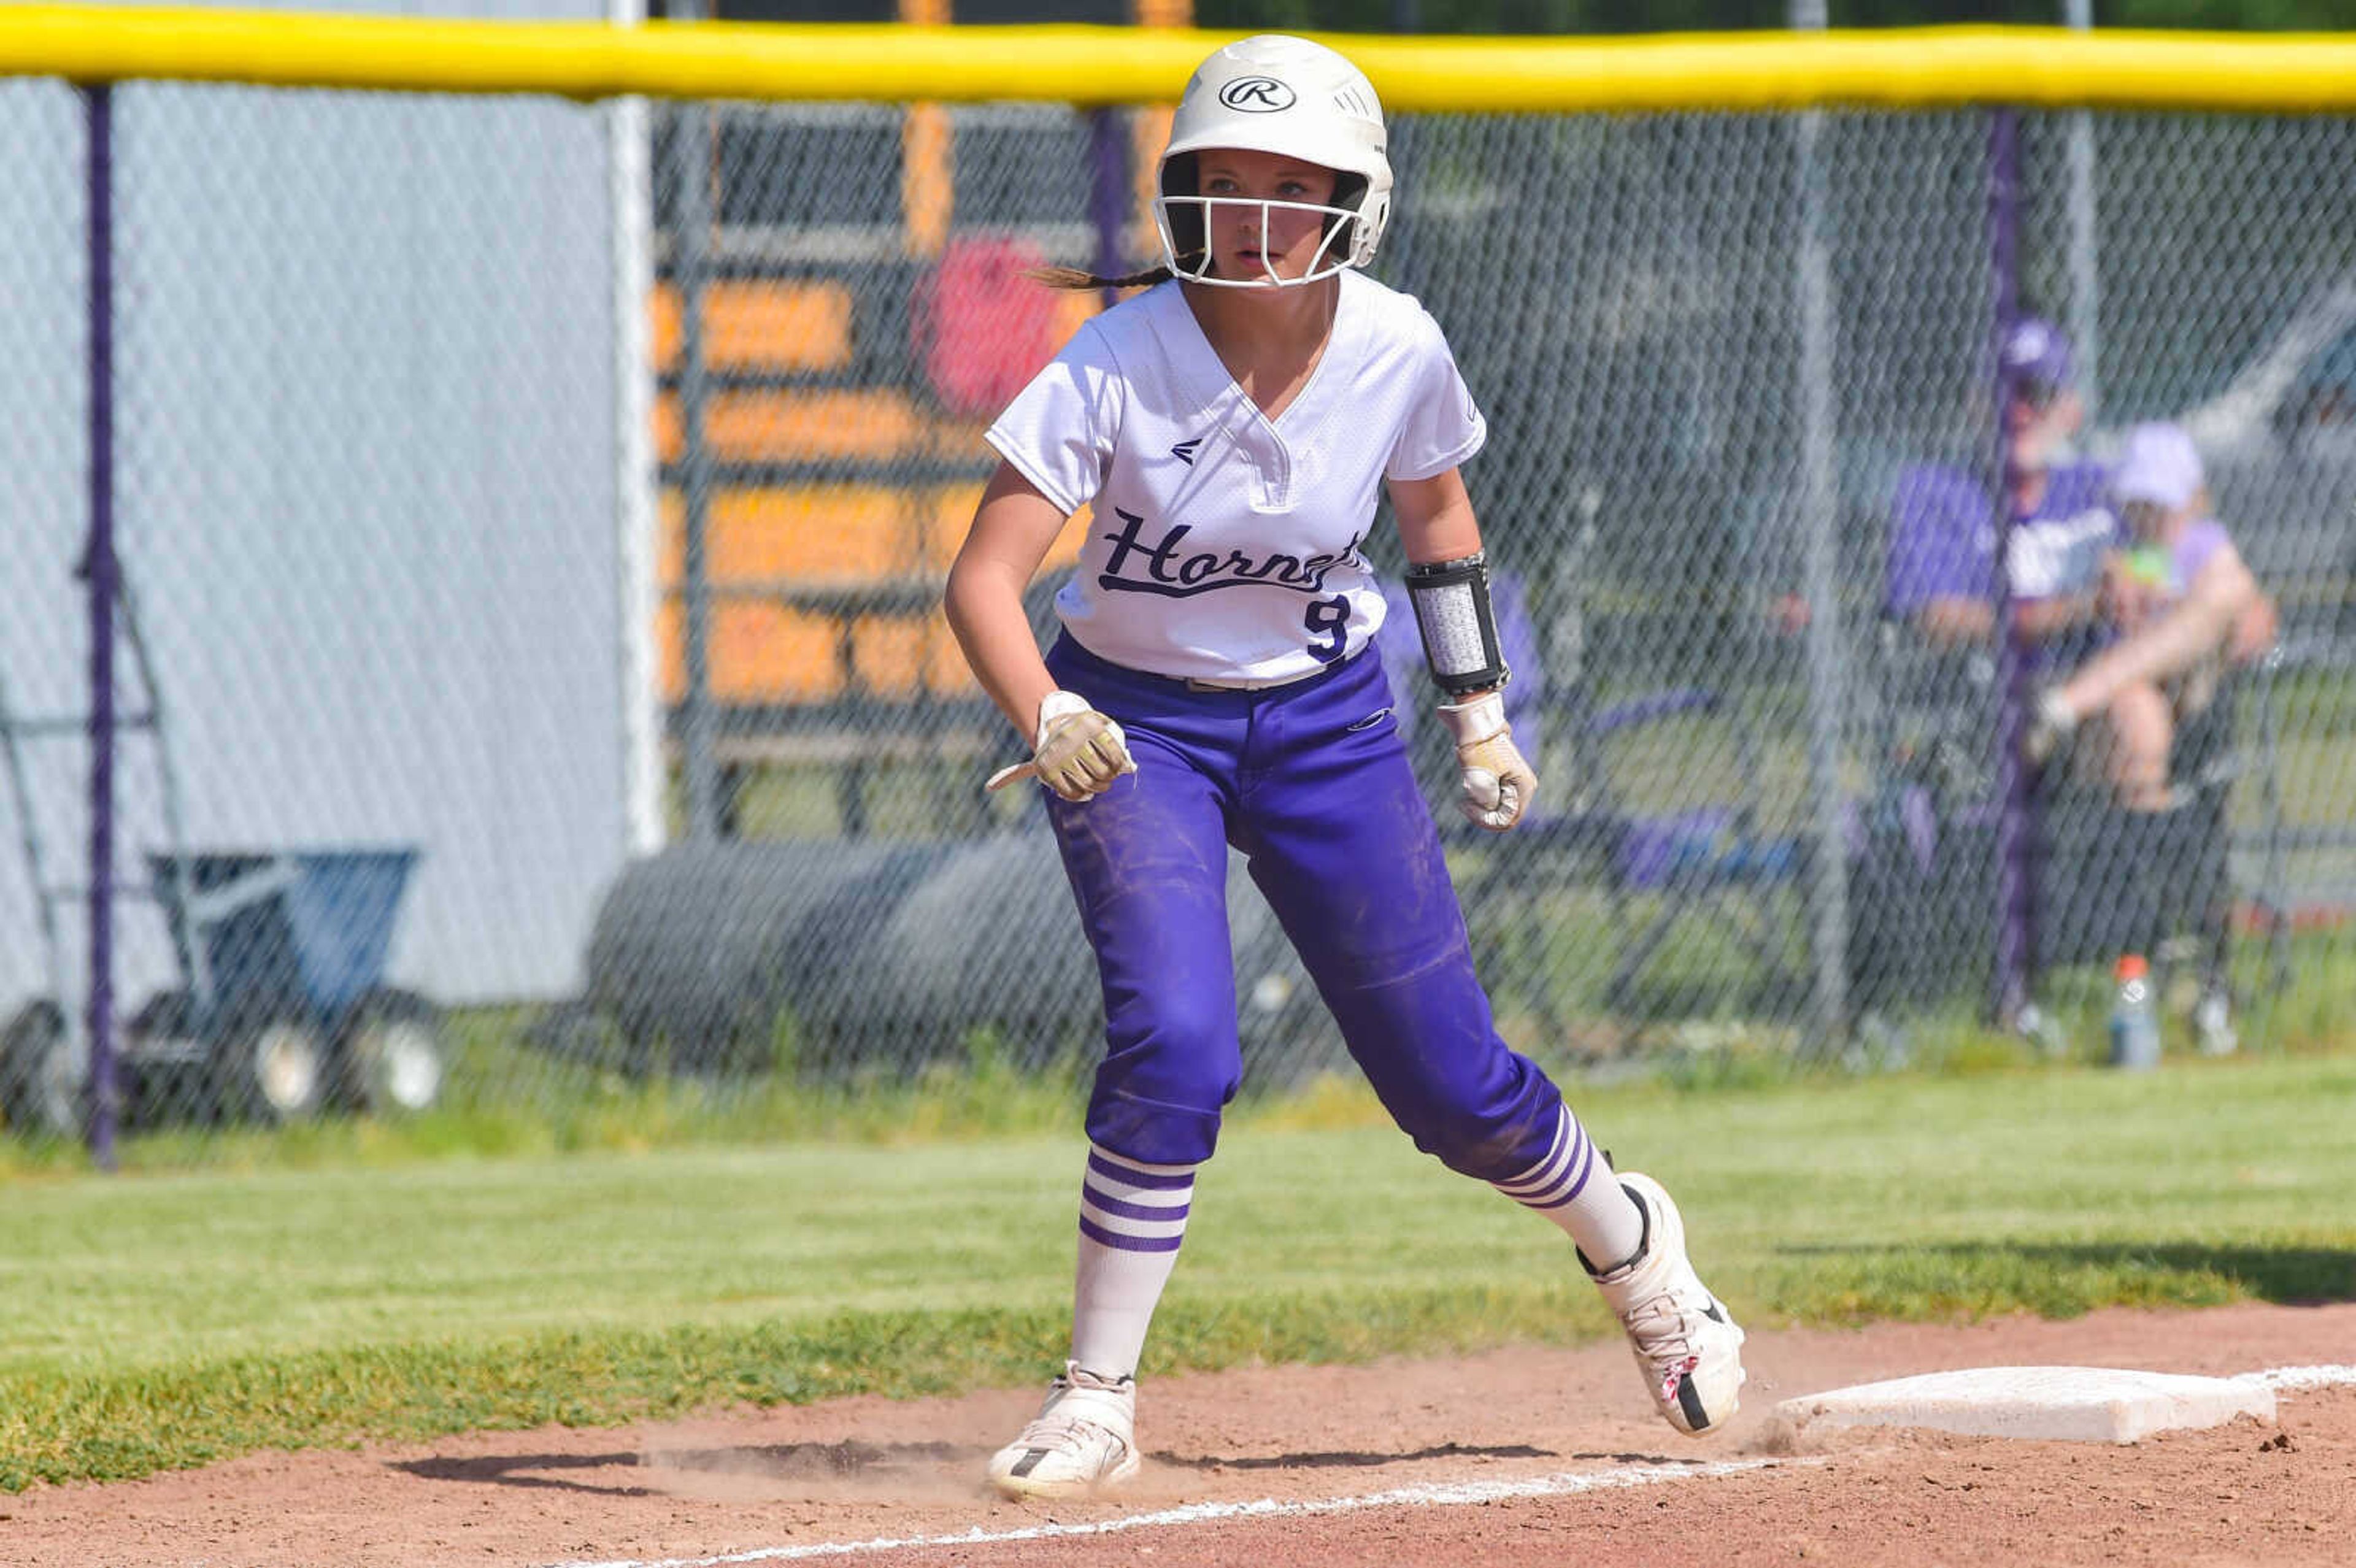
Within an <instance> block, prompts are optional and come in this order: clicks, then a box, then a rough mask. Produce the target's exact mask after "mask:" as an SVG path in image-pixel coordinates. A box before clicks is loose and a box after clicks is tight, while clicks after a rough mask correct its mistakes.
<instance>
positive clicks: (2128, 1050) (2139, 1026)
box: [2111, 953, 2159, 1072]
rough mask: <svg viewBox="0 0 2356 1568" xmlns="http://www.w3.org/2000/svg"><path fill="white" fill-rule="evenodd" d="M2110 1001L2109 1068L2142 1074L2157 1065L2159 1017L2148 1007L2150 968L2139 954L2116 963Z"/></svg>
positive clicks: (2133, 954)
mask: <svg viewBox="0 0 2356 1568" xmlns="http://www.w3.org/2000/svg"><path fill="white" fill-rule="evenodd" d="M2114 974H2115V977H2116V978H2117V980H2118V991H2117V994H2116V995H2115V997H2113V998H2112V1001H2111V1065H2112V1066H2114V1067H2124V1068H2126V1069H2128V1070H2130V1071H2133V1072H2143V1071H2145V1070H2147V1069H2149V1068H2154V1067H2157V1066H2158V1065H2159V1014H2158V1010H2157V1009H2156V1008H2154V1007H2153V1005H2152V997H2151V965H2149V964H2147V963H2146V962H2145V961H2144V956H2143V955H2142V954H2140V953H2130V954H2127V955H2125V956H2124V957H2122V958H2121V959H2120V960H2119V963H2118V967H2117V969H2116V970H2115V971H2114Z"/></svg>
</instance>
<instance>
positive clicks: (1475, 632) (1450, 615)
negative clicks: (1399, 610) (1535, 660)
mask: <svg viewBox="0 0 2356 1568" xmlns="http://www.w3.org/2000/svg"><path fill="white" fill-rule="evenodd" d="M1407 597H1408V603H1409V604H1411V605H1413V606H1414V607H1415V624H1416V628H1417V630H1419V632H1421V633H1422V634H1423V656H1424V661H1425V662H1426V663H1427V664H1429V665H1430V667H1431V678H1432V679H1433V680H1434V681H1436V682H1437V683H1438V684H1439V686H1440V690H1442V691H1444V692H1446V693H1448V695H1450V696H1451V697H1461V696H1462V695H1463V694H1464V693H1466V692H1468V691H1481V690H1484V689H1486V688H1489V687H1493V686H1503V685H1505V680H1506V677H1508V676H1509V675H1510V674H1511V673H1512V672H1510V671H1509V670H1507V669H1506V668H1505V653H1504V651H1503V650H1502V649H1500V648H1499V647H1498V645H1497V614H1496V611H1495V610H1494V608H1493V607H1492V606H1491V605H1490V603H1489V562H1488V558H1487V557H1486V556H1483V555H1468V556H1466V557H1464V558H1463V559H1462V560H1446V561H1440V562H1438V563H1437V564H1434V565H1430V566H1410V567H1408V569H1407Z"/></svg>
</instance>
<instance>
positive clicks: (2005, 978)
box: [1988, 108, 2037, 1029]
mask: <svg viewBox="0 0 2356 1568" xmlns="http://www.w3.org/2000/svg"><path fill="white" fill-rule="evenodd" d="M1988 246H1989V252H1990V254H1989V261H1990V263H1991V272H1992V274H1993V276H1992V281H1993V283H1994V285H1995V290H1994V307H1995V308H1994V310H1993V312H1992V314H1993V315H1994V317H1995V320H1994V324H1993V325H1994V340H1993V341H1994V352H1993V353H1992V355H1991V359H1992V361H1993V363H1994V365H1995V367H1996V462H1995V464H1994V467H1993V470H1992V472H1993V473H1994V474H1995V475H1996V480H1997V484H1996V491H1997V504H1996V514H1997V515H1996V528H1997V551H1996V560H1997V569H1996V573H1995V588H1994V590H1993V592H1995V595H1996V603H1995V606H1994V608H1995V612H1996V684H1997V721H1996V781H1997V800H1998V803H1999V809H1998V813H1997V828H1996V858H1997V874H1996V899H1997V907H1996V955H1995V959H1996V962H1995V966H1994V973H1993V976H1992V980H1991V987H1990V1002H1991V1006H1992V1010H1993V1012H1994V1015H1995V1019H1996V1022H1997V1027H1998V1028H2000V1029H2015V1028H2018V1027H2019V1025H2020V1024H2021V1022H2022V1021H2023V1019H2024V1018H2025V1016H2026V1013H2027V1009H2028V1007H2029V982H2030V975H2029V965H2030V958H2031V955H2032V953H2033V952H2034V942H2033V937H2034V934H2035V931H2036V914H2037V912H2036V889H2035V882H2034V879H2033V878H2032V877H2031V875H2030V867H2029V848H2030V843H2031V840H2032V839H2033V837H2034V836H2035V834H2036V831H2037V818H2036V800H2035V798H2034V796H2033V794H2032V781H2031V779H2030V776H2029V769H2027V768H2026V767H2024V766H2022V764H2021V755H2020V742H2021V735H2022V731H2023V730H2024V729H2025V727H2026V722H2027V714H2028V700H2027V687H2028V673H2029V672H2028V663H2027V661H2026V660H2025V659H2023V658H2022V657H2021V651H2020V645H2019V639H2018V637H2017V636H2016V627H2015V615H2014V603H2013V596H2012V592H2011V570H2010V566H2009V563H2010V561H2011V560H2012V538H2013V530H2014V528H2015V527H2016V525H2017V524H2018V523H2019V517H2017V516H2016V515H2015V507H2014V506H2013V482H2014V479H2015V476H2016V475H2015V473H2014V467H2013V459H2012V442H2011V441H2010V439H2009V438H2008V433H2007V422H2008V419H2009V417H2010V409H2011V404H2012V396H2013V390H2014V385H2015V382H2016V380H2017V377H2016V376H2015V374H2014V372H2013V371H2012V369H2011V368H2009V367H2008V366H2007V365H2006V364H2005V358H2004V353H2003V345H2004V340H2005V337H2006V336H2007V335H2008V334H2009V333H2010V332H2011V330H2012V327H2013V324H2014V323H2015V322H2016V321H2017V320H2018V319H2019V314H2020V115H2019V111H2017V110H2013V109H2008V108H2004V109H1997V110H1996V111H1995V112H1992V113H1991V114H1990V115H1989V116H1988Z"/></svg>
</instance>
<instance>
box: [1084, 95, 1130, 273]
mask: <svg viewBox="0 0 2356 1568" xmlns="http://www.w3.org/2000/svg"><path fill="white" fill-rule="evenodd" d="M1088 221H1089V222H1090V223H1092V224H1094V225H1095V226H1096V231H1097V257H1096V274H1097V276H1098V277H1100V278H1118V277H1120V276H1122V275H1123V274H1125V273H1126V272H1128V271H1129V247H1128V244H1127V241H1126V236H1127V232H1128V229H1129V115H1128V113H1127V112H1125V111H1123V110H1119V109H1095V110H1090V111H1089V112H1088ZM1119 303H1120V291H1119V290H1118V289H1107V290H1105V291H1104V307H1105V309H1107V310H1110V309H1111V308H1112V307H1113V306H1114V305H1116V304H1119Z"/></svg>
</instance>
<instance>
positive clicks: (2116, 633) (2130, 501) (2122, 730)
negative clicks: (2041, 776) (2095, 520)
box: [2026, 424, 2276, 811]
mask: <svg viewBox="0 0 2356 1568" xmlns="http://www.w3.org/2000/svg"><path fill="white" fill-rule="evenodd" d="M2110 491H2111V497H2112V500H2113V501H2114V502H2115V505H2116V506H2117V507H2118V513H2119V518H2120V523H2121V539H2120V541H2119V548H2116V549H2113V550H2111V551H2110V552H2109V553H2108V554H2107V555H2106V557H2105V558H2104V562H2103V565H2102V571H2101V577H2100V579H2099V582H2098V584H2097V586H2096V587H2095V588H2094V591H2093V595H2092V598H2093V602H2094V604H2095V606H2096V608H2097V610H2098V612H2099V613H2100V614H2101V616H2102V618H2103V621H2104V624H2106V626H2107V627H2108V628H2109V630H2110V632H2111V633H2112V635H2113V640H2112V641H2111V642H2110V643H2109V645H2107V646H2106V647H2104V649H2103V650H2102V651H2101V652H2100V653H2098V654H2096V655H2095V656H2094V657H2092V658H2091V659H2089V660H2087V661H2086V662H2085V663H2084V664H2083V665H2082V666H2080V667H2078V669H2077V670H2076V671H2075V672H2074V673H2073V674H2072V675H2071V676H2070V677H2068V678H2067V679H2065V680H2062V681H2061V682H2060V683H2059V684H2057V685H2054V686H2051V687H2049V688H2046V690H2045V691H2044V692H2043V693H2042V694H2041V695H2040V697H2039V699H2038V703H2037V708H2036V711H2035V713H2034V715H2033V716H2032V718H2031V721H2030V726H2029V737H2028V740H2027V742H2026V745H2027V750H2028V753H2029V759H2030V760H2031V761H2032V762H2037V763H2041V762H2043V761H2044V760H2045V759H2046V758H2048V757H2049V756H2051V754H2052V752H2054V751H2055V750H2056V749H2057V748H2058V747H2059V746H2060V744H2061V741H2064V740H2065V739H2067V738H2068V737H2069V736H2070V734H2071V733H2072V731H2075V730H2076V729H2077V728H2078V726H2079V725H2081V724H2082V723H2084V722H2085V721H2087V720H2092V719H2094V718H2097V717H2100V718H2101V719H2103V720H2104V728H2105V730H2106V731H2107V736H2106V739H2107V741H2108V745H2107V752H2106V755H2105V759H2104V763H2105V771H2106V773H2107V774H2108V777H2109V780H2110V783H2111V785H2112V787H2113V788H2114V789H2115V791H2116V792H2117V795H2118V800H2119V804H2120V805H2124V806H2126V807H2127V808H2128V809H2129V810H2133V811H2158V810H2162V809H2164V808H2165V807H2166V806H2167V805H2168V799H2169V787H2168V773H2169V748H2170V747H2171V746H2172V745H2173V744H2174V741H2175V738H2176V729H2177V725H2178V724H2179V722H2180V721H2181V720H2184V719H2187V718H2189V717H2190V716H2191V715H2193V714H2195V713H2197V712H2199V711H2200V710H2201V709H2203V708H2205V707H2206V706H2207V705H2208V704H2209V702H2210V701H2211V699H2213V698H2214V697H2215V695H2216V691H2217V680H2218V677H2220V676H2221V675H2222V673H2223V671H2224V669H2225V668H2226V667H2227V666H2228V665H2230V664H2242V663H2246V662H2248V661H2249V660H2251V659H2253V658H2255V657H2256V656H2258V655H2259V654H2261V653H2263V652H2264V651H2265V648H2266V647H2267V646H2268V645H2270V644H2271V643H2272V642H2273V641H2274V635H2275V628H2276V622H2275V613H2274V606H2273V604H2272V603H2271V602H2270V601H2268V600H2267V598H2266V597H2265V594H2263V593H2261V592H2259V591H2258V585H2257V581H2256V580H2255V579H2254V578H2253V577H2252V576H2251V575H2250V570H2249V568H2248V567H2247V566H2245V565H2244V564H2243V561H2242V557H2241V553H2240V552H2239V551H2238V550H2236V549H2234V548H2233V539H2231V538H2229V537H2228V536H2227V535H2226V532H2225V529H2224V526H2223V525H2222V524H2221V523H2219V522H2218V521H2217V520H2216V519H2215V518H2214V517H2211V516H2210V513H2209V498H2208V495H2207V492H2206V491H2205V490H2204V488H2203V487H2202V478H2201V454H2200V453H2199V452H2197V451H2196V450H2195V449H2194V447H2193V445H2192V438H2191V437H2190V436H2189V435H2187V434H2186V433H2185V432H2184V431H2183V430H2182V429H2181V428H2180V427H2179V426H2176V425H2172V424H2145V425H2138V426H2136V428H2135V430H2134V431H2133V432H2130V433H2129V434H2128V436H2127V443H2126V450H2125V452H2124V453H2123V454H2122V456H2121V458H2120V462H2119V465H2118V470H2117V472H2116V474H2115V476H2114V477H2113V479H2112V481H2111V486H2110Z"/></svg>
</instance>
